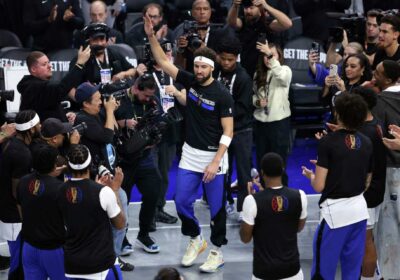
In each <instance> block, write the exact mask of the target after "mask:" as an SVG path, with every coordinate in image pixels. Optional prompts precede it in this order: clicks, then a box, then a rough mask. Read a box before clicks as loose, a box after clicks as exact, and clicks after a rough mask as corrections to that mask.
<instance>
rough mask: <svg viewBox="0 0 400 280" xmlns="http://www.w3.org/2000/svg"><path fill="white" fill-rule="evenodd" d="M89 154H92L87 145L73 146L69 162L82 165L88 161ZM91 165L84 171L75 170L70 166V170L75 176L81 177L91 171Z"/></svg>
mask: <svg viewBox="0 0 400 280" xmlns="http://www.w3.org/2000/svg"><path fill="white" fill-rule="evenodd" d="M89 153H90V152H89V149H88V148H87V147H86V146H85V145H82V144H76V145H71V147H70V149H69V151H68V155H67V159H68V162H70V163H72V164H82V163H84V162H85V161H86V160H87V159H88V157H89ZM92 162H93V161H92ZM91 164H92V163H90V164H89V166H88V167H86V168H84V169H82V170H74V169H72V168H71V166H70V165H69V164H68V168H69V170H70V171H71V173H72V174H73V175H81V174H85V173H86V172H87V171H88V170H89V169H90V167H91Z"/></svg>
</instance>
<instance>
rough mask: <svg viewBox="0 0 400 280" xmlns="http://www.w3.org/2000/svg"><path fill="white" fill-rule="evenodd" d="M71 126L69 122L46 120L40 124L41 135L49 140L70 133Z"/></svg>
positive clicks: (54, 119) (53, 119)
mask: <svg viewBox="0 0 400 280" xmlns="http://www.w3.org/2000/svg"><path fill="white" fill-rule="evenodd" d="M71 130H72V124H70V123H69V122H64V123H63V122H61V121H60V120H59V119H56V118H48V119H46V120H45V121H44V122H43V123H42V129H41V133H42V136H43V137H45V138H51V137H54V136H56V135H58V134H64V133H68V132H71Z"/></svg>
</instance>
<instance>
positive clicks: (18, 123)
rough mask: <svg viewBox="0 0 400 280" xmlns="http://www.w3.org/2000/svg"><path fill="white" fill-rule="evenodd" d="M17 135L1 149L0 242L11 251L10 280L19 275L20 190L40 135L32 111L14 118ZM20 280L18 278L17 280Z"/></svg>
mask: <svg viewBox="0 0 400 280" xmlns="http://www.w3.org/2000/svg"><path fill="white" fill-rule="evenodd" d="M15 128H16V130H17V133H16V135H15V136H14V137H11V138H10V139H9V140H8V142H6V143H5V144H3V145H2V155H1V168H0V228H1V233H2V235H1V238H2V239H3V240H7V243H8V248H9V250H10V255H11V260H10V270H9V278H10V279H13V278H12V277H13V275H14V277H15V276H16V275H18V273H19V269H18V267H19V266H20V265H22V264H21V263H20V250H21V246H22V244H21V236H20V234H19V233H20V230H21V217H20V213H19V211H18V209H17V201H16V194H17V186H18V183H19V181H20V179H21V177H23V176H25V175H27V174H29V173H30V172H31V168H32V155H31V152H30V150H29V145H30V144H31V143H32V139H34V138H35V137H38V135H39V133H40V119H39V116H38V115H37V114H36V113H35V111H32V110H26V111H20V112H19V113H18V114H17V116H16V118H15ZM18 279H19V278H18Z"/></svg>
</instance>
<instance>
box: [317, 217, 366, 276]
mask: <svg viewBox="0 0 400 280" xmlns="http://www.w3.org/2000/svg"><path fill="white" fill-rule="evenodd" d="M366 228H367V220H363V221H360V222H357V223H355V224H351V225H348V226H344V227H341V228H336V229H331V228H329V225H328V224H327V223H326V222H325V220H322V222H321V223H320V225H319V226H318V227H317V230H316V232H315V235H314V242H313V252H314V256H313V265H312V271H311V279H312V280H320V279H323V280H334V279H335V275H336V267H337V264H338V261H339V260H340V265H341V271H342V280H354V279H360V275H361V265H362V260H363V257H364V250H365V236H366V234H365V232H366Z"/></svg>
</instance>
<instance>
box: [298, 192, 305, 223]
mask: <svg viewBox="0 0 400 280" xmlns="http://www.w3.org/2000/svg"><path fill="white" fill-rule="evenodd" d="M299 192H300V198H301V209H302V210H301V214H300V219H301V220H303V219H305V218H307V196H306V194H305V192H304V191H303V190H299Z"/></svg>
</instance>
